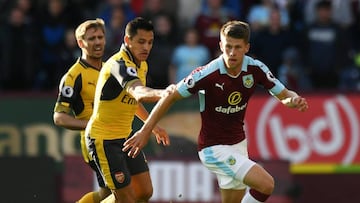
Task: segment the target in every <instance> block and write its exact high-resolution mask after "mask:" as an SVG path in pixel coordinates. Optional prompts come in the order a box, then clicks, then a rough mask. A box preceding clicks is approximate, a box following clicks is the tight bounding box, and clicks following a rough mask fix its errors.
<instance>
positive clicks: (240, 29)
mask: <svg viewBox="0 0 360 203" xmlns="http://www.w3.org/2000/svg"><path fill="white" fill-rule="evenodd" d="M220 34H221V35H222V36H229V37H232V38H236V39H243V40H244V41H245V42H247V43H248V42H249V40H250V26H249V24H248V23H245V22H243V21H238V20H232V21H228V22H227V23H225V24H224V25H223V26H222V28H221V31H220Z"/></svg>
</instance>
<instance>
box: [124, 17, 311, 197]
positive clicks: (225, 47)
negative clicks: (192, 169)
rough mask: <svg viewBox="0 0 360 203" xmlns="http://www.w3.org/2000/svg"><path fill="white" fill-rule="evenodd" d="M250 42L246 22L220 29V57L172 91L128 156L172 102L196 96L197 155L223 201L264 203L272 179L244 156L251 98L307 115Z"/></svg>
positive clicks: (303, 103) (135, 139)
mask: <svg viewBox="0 0 360 203" xmlns="http://www.w3.org/2000/svg"><path fill="white" fill-rule="evenodd" d="M249 38H250V28H249V25H248V24H247V23H245V22H242V21H229V22H227V23H225V24H224V25H223V26H222V28H221V31H220V43H219V45H220V50H221V51H222V55H220V56H219V57H218V58H216V59H214V60H212V61H211V62H210V63H208V64H207V65H205V66H203V67H198V68H196V69H195V70H193V71H192V73H191V74H190V75H189V76H187V77H186V78H185V79H184V80H182V81H180V82H179V83H178V84H177V88H176V90H175V91H173V93H170V94H169V95H168V96H166V97H164V98H162V99H161V100H159V101H158V103H157V104H156V105H155V107H154V108H153V110H152V111H151V114H150V116H149V117H148V119H147V120H146V122H145V124H144V125H143V126H142V128H141V129H140V130H139V131H137V132H136V133H135V134H134V136H133V137H132V138H130V139H128V140H127V141H126V142H125V143H124V147H123V150H124V151H127V152H128V156H130V157H136V156H137V154H138V153H139V150H140V149H141V148H143V147H144V146H145V145H146V143H147V142H148V139H149V135H150V132H151V129H153V127H154V126H155V124H156V123H157V122H158V121H159V120H160V118H161V116H162V115H164V114H165V112H166V111H167V110H168V108H169V107H170V106H171V105H172V104H173V103H174V102H175V101H177V100H179V99H182V98H185V97H189V96H190V95H193V94H196V93H198V94H199V97H200V99H199V101H200V112H201V119H202V126H201V130H200V134H199V137H198V154H199V158H200V160H201V162H202V163H203V164H204V165H205V166H206V167H207V168H208V169H209V170H210V171H211V172H212V173H214V174H215V175H216V177H217V180H218V184H219V187H220V192H221V199H222V203H239V202H242V203H259V202H265V201H266V200H267V199H268V197H269V196H270V195H271V194H272V192H273V190H274V179H273V177H272V176H271V175H270V174H269V173H268V172H267V171H266V170H265V169H264V168H263V167H261V166H260V165H259V164H257V163H255V162H254V161H252V160H251V159H249V158H248V152H247V142H246V135H245V131H244V128H243V125H244V116H245V112H246V108H247V105H248V102H249V99H250V98H251V96H252V95H253V93H254V92H255V89H256V88H257V86H260V87H263V88H265V89H267V90H268V91H269V92H270V93H271V95H273V96H275V97H276V98H277V99H278V100H279V101H280V102H281V103H283V104H284V105H285V106H287V107H289V108H295V109H298V110H299V111H305V110H306V109H307V108H308V104H307V102H306V100H305V98H303V97H301V96H299V95H298V94H297V93H296V92H294V91H291V90H289V89H287V88H286V87H285V86H284V85H283V84H282V83H280V82H279V80H277V79H276V78H275V77H274V76H273V75H272V73H271V72H270V71H269V68H268V67H267V66H266V65H265V64H264V63H262V62H261V61H259V60H255V59H253V58H251V57H249V56H247V55H245V54H246V53H247V52H248V51H249V48H250V44H249ZM246 187H249V192H246Z"/></svg>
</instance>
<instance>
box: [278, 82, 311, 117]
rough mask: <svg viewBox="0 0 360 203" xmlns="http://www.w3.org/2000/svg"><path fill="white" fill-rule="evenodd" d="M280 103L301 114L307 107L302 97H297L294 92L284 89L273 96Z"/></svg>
mask: <svg viewBox="0 0 360 203" xmlns="http://www.w3.org/2000/svg"><path fill="white" fill-rule="evenodd" d="M275 97H276V98H278V99H279V100H280V101H281V103H283V104H284V105H285V106H287V107H289V108H296V109H298V110H299V111H301V112H304V111H306V110H307V109H308V108H309V106H308V103H307V101H306V99H305V98H304V97H301V96H299V95H298V94H297V93H296V92H294V91H291V90H289V89H287V88H285V89H284V90H283V91H281V92H280V93H279V94H278V95H275Z"/></svg>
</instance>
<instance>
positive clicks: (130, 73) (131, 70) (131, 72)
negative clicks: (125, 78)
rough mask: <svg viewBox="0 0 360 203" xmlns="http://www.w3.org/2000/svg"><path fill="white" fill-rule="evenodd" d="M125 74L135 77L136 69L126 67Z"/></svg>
mask: <svg viewBox="0 0 360 203" xmlns="http://www.w3.org/2000/svg"><path fill="white" fill-rule="evenodd" d="M126 72H127V73H128V74H129V75H131V76H134V77H137V72H136V68H134V67H127V68H126Z"/></svg>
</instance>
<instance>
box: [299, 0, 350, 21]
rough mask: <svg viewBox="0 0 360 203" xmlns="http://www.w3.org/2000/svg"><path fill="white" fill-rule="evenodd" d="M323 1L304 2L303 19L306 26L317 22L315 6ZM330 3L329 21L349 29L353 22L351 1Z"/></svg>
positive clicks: (336, 0) (333, 1)
mask: <svg viewBox="0 0 360 203" xmlns="http://www.w3.org/2000/svg"><path fill="white" fill-rule="evenodd" d="M320 1H323V0H307V1H305V10H304V13H305V14H304V17H305V22H306V23H307V24H312V23H314V22H315V21H316V20H317V14H316V13H317V11H316V10H317V4H318V3H319V2H320ZM328 1H331V7H332V9H331V14H330V15H331V19H332V20H333V21H334V22H335V23H337V24H338V25H340V26H341V27H349V26H350V25H352V24H353V22H354V16H353V12H352V10H351V9H352V8H351V7H352V2H353V1H352V0H328Z"/></svg>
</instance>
